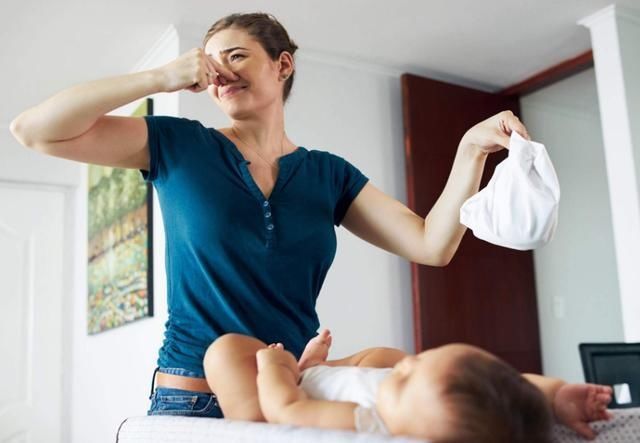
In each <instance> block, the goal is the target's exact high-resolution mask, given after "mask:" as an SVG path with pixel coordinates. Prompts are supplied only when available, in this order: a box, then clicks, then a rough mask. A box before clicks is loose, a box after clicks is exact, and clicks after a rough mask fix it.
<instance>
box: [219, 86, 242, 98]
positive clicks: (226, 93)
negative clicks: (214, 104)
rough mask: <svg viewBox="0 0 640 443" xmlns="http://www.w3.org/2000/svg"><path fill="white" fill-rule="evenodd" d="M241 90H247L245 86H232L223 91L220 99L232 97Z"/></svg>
mask: <svg viewBox="0 0 640 443" xmlns="http://www.w3.org/2000/svg"><path fill="white" fill-rule="evenodd" d="M243 89H247V87H246V86H233V87H231V88H229V89H225V90H224V91H223V92H222V95H221V96H220V97H228V96H230V95H234V94H236V93H238V92H240V91H242V90H243Z"/></svg>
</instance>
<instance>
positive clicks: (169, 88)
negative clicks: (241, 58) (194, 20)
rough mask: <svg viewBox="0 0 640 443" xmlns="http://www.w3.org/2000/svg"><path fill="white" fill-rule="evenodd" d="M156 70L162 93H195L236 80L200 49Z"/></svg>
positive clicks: (189, 52) (194, 49) (228, 71)
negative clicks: (160, 81) (158, 73)
mask: <svg viewBox="0 0 640 443" xmlns="http://www.w3.org/2000/svg"><path fill="white" fill-rule="evenodd" d="M156 69H157V71H158V72H160V73H161V74H162V75H161V78H162V79H163V91H164V92H175V91H180V90H182V89H187V90H189V91H191V92H196V93H197V92H202V91H204V90H206V89H207V88H208V87H209V85H216V86H220V85H224V84H226V83H227V82H228V81H232V80H237V79H238V76H236V75H235V74H234V73H233V72H231V71H230V70H229V69H227V68H225V67H224V66H223V65H221V64H220V63H218V62H217V61H215V60H214V59H213V57H211V56H210V55H209V54H205V52H204V50H203V49H202V48H193V49H191V50H189V51H187V52H185V53H184V54H182V55H181V56H180V57H178V58H176V59H175V60H173V61H171V62H169V63H167V64H166V65H164V66H161V67H159V68H156Z"/></svg>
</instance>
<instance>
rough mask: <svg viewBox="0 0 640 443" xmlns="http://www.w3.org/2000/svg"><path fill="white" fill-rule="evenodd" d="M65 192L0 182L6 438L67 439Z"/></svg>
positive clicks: (0, 433)
mask: <svg viewBox="0 0 640 443" xmlns="http://www.w3.org/2000/svg"><path fill="white" fill-rule="evenodd" d="M64 202H65V201H64V193H63V192H62V191H58V190H50V189H43V188H38V187H35V186H28V185H18V184H7V183H2V182H0V355H1V356H2V362H1V363H0V383H2V386H1V389H0V442H2V443H9V442H10V443H18V442H20V443H22V442H24V443H27V442H44V441H46V442H48V443H60V441H61V432H62V425H61V419H62V414H61V412H62V312H63V297H62V295H63V283H64V281H63V256H64V254H63V247H64V245H63V240H64V230H63V221H64Z"/></svg>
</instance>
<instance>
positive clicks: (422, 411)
mask: <svg viewBox="0 0 640 443" xmlns="http://www.w3.org/2000/svg"><path fill="white" fill-rule="evenodd" d="M376 407H377V409H378V412H379V414H380V416H381V418H382V419H383V421H384V422H385V424H386V425H387V427H388V428H389V431H390V432H391V433H392V434H394V435H410V436H415V437H419V438H426V439H429V440H430V441H432V442H437V443H459V442H460V443H461V442H478V443H489V442H491V443H494V442H496V443H497V442H510V443H518V442H540V443H545V442H548V441H550V430H551V422H552V420H551V411H550V409H549V407H548V405H547V403H546V400H545V398H544V396H543V394H542V392H541V391H540V390H539V389H538V388H537V387H535V386H534V385H533V384H531V383H529V382H528V381H527V380H526V379H525V378H524V377H522V375H521V374H520V373H518V372H517V371H516V370H515V369H514V368H512V367H511V366H509V365H508V364H506V363H505V362H504V361H502V360H500V359H499V358H498V357H496V356H494V355H491V354H489V353H488V352H486V351H483V350H482V349H480V348H477V347H474V346H470V345H465V344H450V345H445V346H441V347H439V348H435V349H430V350H428V351H425V352H422V353H420V354H418V355H415V356H414V355H410V356H407V357H406V358H404V359H403V360H401V361H400V362H398V364H396V365H395V366H394V368H393V370H392V371H391V373H390V374H389V375H388V376H387V377H386V378H385V379H384V380H383V381H382V383H381V384H380V387H379V390H378V395H377V399H376Z"/></svg>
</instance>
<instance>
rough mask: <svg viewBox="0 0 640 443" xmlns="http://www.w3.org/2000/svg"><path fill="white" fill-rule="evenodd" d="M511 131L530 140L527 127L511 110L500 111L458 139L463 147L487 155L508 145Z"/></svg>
mask: <svg viewBox="0 0 640 443" xmlns="http://www.w3.org/2000/svg"><path fill="white" fill-rule="evenodd" d="M511 131H516V132H517V133H518V134H520V135H521V136H523V137H524V138H526V139H527V140H531V137H529V133H528V132H527V128H525V127H524V125H523V124H522V122H521V121H520V119H519V118H518V117H517V116H516V115H515V114H514V113H513V112H511V111H502V112H500V113H498V114H496V115H494V116H492V117H489V118H488V119H486V120H483V121H481V122H480V123H478V124H477V125H475V126H473V127H471V128H470V129H469V130H468V131H467V132H466V133H465V134H464V136H463V137H462V139H461V140H460V145H461V146H462V147H463V148H464V149H472V150H475V151H476V152H478V153H481V154H484V155H487V154H491V153H492V152H497V151H499V150H501V149H503V148H507V147H508V146H509V140H510V138H511Z"/></svg>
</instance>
